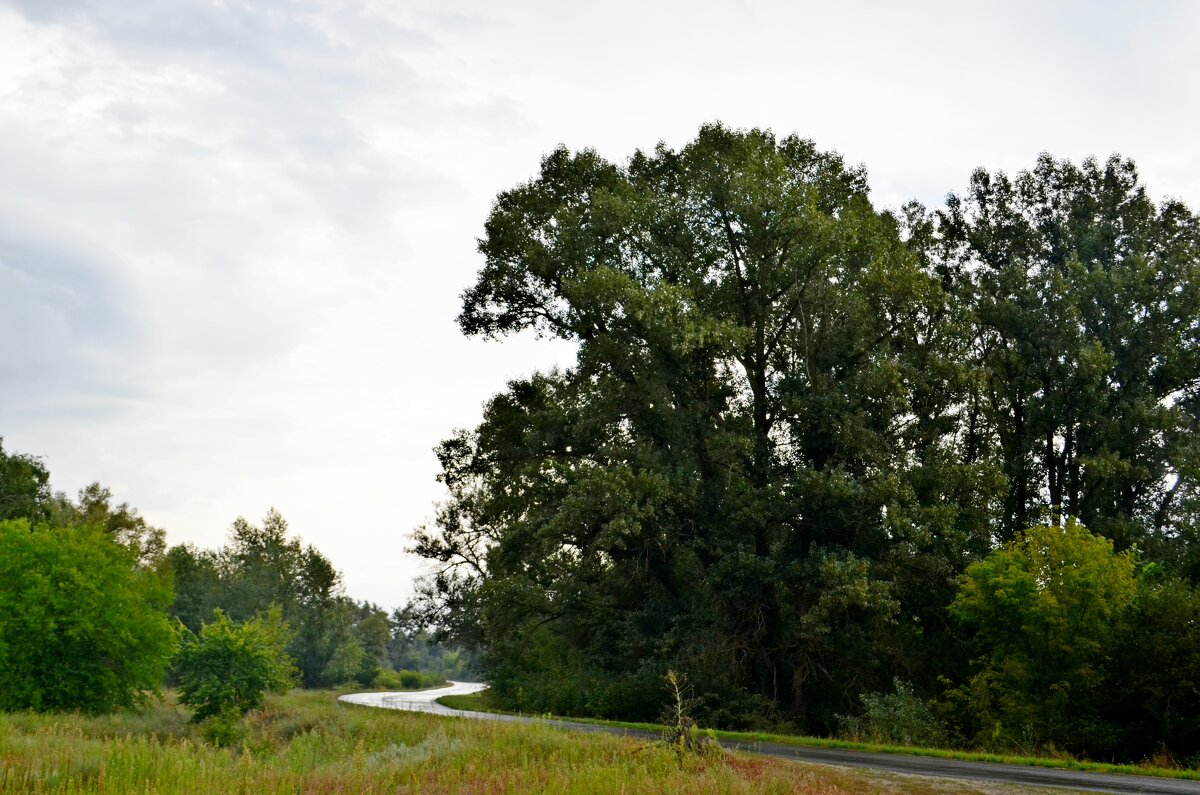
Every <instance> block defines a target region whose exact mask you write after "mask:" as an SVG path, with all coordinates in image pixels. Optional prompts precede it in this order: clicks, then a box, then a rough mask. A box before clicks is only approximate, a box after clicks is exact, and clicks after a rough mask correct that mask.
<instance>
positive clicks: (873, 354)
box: [414, 124, 1200, 731]
mask: <svg viewBox="0 0 1200 795" xmlns="http://www.w3.org/2000/svg"><path fill="white" fill-rule="evenodd" d="M479 248H480V252H481V253H482V255H483V260H484V261H483V266H482V269H481V270H480V272H479V275H478V278H477V280H476V281H475V283H474V284H473V285H472V286H471V287H469V288H468V289H467V291H466V292H465V293H464V295H463V309H462V313H461V315H460V317H459V323H460V325H461V327H462V330H463V331H464V333H466V334H469V335H480V336H485V337H504V336H506V335H511V334H516V333H520V332H523V331H533V332H535V333H538V334H542V335H547V336H553V337H557V338H561V339H565V340H569V341H571V342H573V343H575V345H576V350H577V356H576V361H575V362H574V364H573V365H571V366H569V367H566V368H563V369H555V370H551V371H548V372H540V373H535V374H532V375H530V376H529V377H527V378H522V379H518V380H515V381H513V382H511V383H510V384H508V386H507V388H506V389H504V390H503V391H502V392H500V393H499V394H497V395H496V396H495V397H494V398H492V399H491V400H490V401H489V402H488V403H487V405H486V406H485V409H484V414H483V419H482V421H481V423H480V424H479V425H478V426H477V427H475V428H474V429H470V430H463V431H459V432H457V433H455V434H454V435H453V436H452V437H451V438H449V439H447V440H446V441H445V442H443V443H442V444H441V445H440V446H439V447H438V449H437V453H438V456H439V459H440V461H441V465H442V474H441V476H440V477H441V480H442V481H443V482H444V483H445V484H446V486H447V488H448V491H449V500H448V501H447V502H446V503H445V504H444V505H443V506H442V508H441V509H440V511H439V513H438V515H437V519H436V523H435V525H434V526H432V527H428V528H422V529H421V530H419V531H418V532H417V534H416V537H415V544H414V548H415V550H416V551H417V552H418V553H419V554H421V555H423V556H425V557H427V558H429V559H431V560H433V561H435V562H437V564H438V567H437V569H436V572H435V574H434V575H433V576H432V577H431V578H430V579H429V580H428V581H427V582H426V583H425V585H424V591H423V594H424V595H423V599H422V600H421V601H420V602H419V607H420V609H421V610H424V616H425V618H426V619H427V620H428V621H430V622H431V623H433V624H436V625H437V626H440V627H441V628H442V630H443V632H444V633H445V634H448V635H453V636H455V637H457V638H459V639H462V640H464V641H469V642H471V643H474V644H476V645H478V647H479V648H480V649H481V650H482V652H483V655H484V656H483V663H484V666H485V668H486V671H487V673H488V675H489V678H490V680H491V681H492V683H493V686H494V688H495V690H496V692H497V694H498V696H499V697H500V698H501V699H502V700H504V701H506V702H507V703H509V704H510V705H512V706H515V707H518V708H521V709H529V710H534V711H544V710H551V711H555V712H564V713H565V712H572V711H575V712H587V713H591V714H598V715H621V716H623V717H634V716H642V717H653V715H652V714H650V713H649V712H648V711H647V708H646V706H645V705H649V704H655V703H657V702H656V698H655V693H656V692H657V689H658V687H659V681H660V677H661V675H662V674H663V673H665V672H666V671H667V670H676V671H680V672H682V673H685V674H686V675H687V676H688V679H689V681H691V682H692V683H694V685H695V687H696V689H697V695H698V697H699V698H700V700H701V703H702V704H703V705H705V707H706V708H707V709H708V710H709V713H708V718H709V719H710V720H715V721H717V722H723V723H726V724H739V723H760V724H761V723H770V722H773V721H776V722H777V721H790V722H794V723H796V724H798V725H800V726H802V727H804V728H805V729H806V730H809V731H827V730H831V729H832V728H833V726H834V725H835V722H836V716H837V715H838V714H848V713H850V712H853V711H854V710H855V709H856V708H857V706H858V705H859V703H860V699H859V696H860V695H861V694H865V693H870V692H876V691H879V690H882V689H885V688H888V687H890V686H891V683H892V680H893V678H894V677H896V676H899V677H901V678H902V679H904V680H907V681H911V682H913V683H914V686H915V687H916V689H917V691H918V692H920V693H922V694H923V695H924V696H925V697H935V696H938V695H939V694H940V693H942V692H943V691H944V689H945V686H944V685H943V684H941V681H942V680H940V679H939V677H940V676H943V675H948V676H949V677H950V679H951V680H953V681H951V682H950V685H951V686H955V685H956V683H957V684H961V683H962V681H963V679H962V677H963V676H964V675H965V674H964V673H963V672H966V671H968V670H969V666H968V663H969V661H970V660H971V659H973V657H972V655H973V654H976V653H977V650H974V649H973V647H972V645H971V643H969V642H965V640H964V638H962V637H961V636H962V629H961V627H960V625H959V624H958V623H957V622H956V619H955V617H954V615H953V614H952V612H951V611H950V609H949V608H950V605H951V604H952V603H954V602H955V599H956V596H957V595H958V594H959V589H960V585H961V584H962V583H963V582H966V581H964V580H962V579H961V578H962V576H963V575H964V573H965V572H966V571H967V570H968V567H969V566H971V565H972V564H973V563H976V562H979V561H983V560H984V559H985V558H987V556H988V555H989V554H991V553H993V550H995V549H997V547H998V546H1000V545H1002V544H1004V543H1005V542H1007V541H1010V540H1013V539H1016V538H1018V537H1019V536H1020V534H1021V533H1022V531H1024V530H1025V529H1026V528H1028V527H1030V526H1032V525H1037V524H1046V525H1048V526H1052V527H1060V528H1062V527H1068V528H1072V527H1075V525H1072V524H1070V523H1069V522H1068V517H1074V518H1077V519H1078V520H1079V521H1081V522H1083V523H1086V525H1087V527H1088V528H1090V529H1092V530H1094V531H1095V532H1097V533H1099V534H1100V535H1101V536H1102V537H1104V538H1106V539H1108V540H1109V542H1111V543H1112V544H1113V545H1115V549H1116V552H1117V553H1118V555H1119V556H1120V555H1124V554H1125V553H1126V552H1128V551H1130V550H1134V549H1137V550H1139V551H1140V554H1143V555H1145V556H1147V557H1146V558H1145V559H1144V560H1150V559H1154V560H1158V561H1160V562H1161V563H1162V565H1164V566H1167V567H1168V568H1169V570H1170V571H1171V572H1173V575H1172V576H1183V577H1189V578H1190V577H1193V576H1194V573H1193V568H1194V566H1195V563H1194V561H1195V560H1196V558H1195V555H1194V547H1193V544H1192V542H1191V539H1192V538H1194V536H1195V528H1196V519H1195V517H1196V512H1195V506H1196V505H1197V504H1198V502H1197V499H1196V485H1197V479H1196V474H1197V471H1196V468H1195V462H1196V461H1197V460H1200V459H1197V457H1196V448H1195V442H1194V438H1195V434H1194V429H1195V427H1196V408H1197V403H1196V400H1197V388H1198V387H1200V358H1197V357H1198V356H1200V311H1198V310H1200V307H1198V306H1197V305H1196V301H1197V300H1200V278H1198V276H1200V271H1198V268H1200V225H1198V224H1197V221H1196V218H1195V216H1194V215H1192V214H1191V213H1190V211H1189V210H1187V208H1186V207H1184V206H1183V205H1182V204H1180V203H1179V202H1176V201H1168V202H1164V203H1162V204H1160V205H1155V204H1153V203H1152V202H1151V201H1150V200H1149V198H1148V197H1147V194H1146V191H1145V189H1144V188H1143V187H1142V186H1141V185H1140V183H1139V182H1138V179H1137V173H1136V170H1135V169H1134V167H1133V165H1132V163H1131V162H1129V161H1127V160H1124V159H1121V158H1112V159H1110V160H1108V161H1106V162H1103V163H1101V162H1098V161H1093V160H1089V161H1085V162H1084V163H1083V164H1082V165H1074V164H1071V163H1068V162H1065V161H1059V160H1055V159H1053V158H1050V157H1048V156H1046V157H1043V158H1041V159H1040V160H1039V161H1038V162H1037V164H1036V165H1035V167H1034V168H1033V169H1032V170H1031V171H1028V172H1022V173H1021V174H1019V175H1017V177H1016V178H1015V179H1010V178H1009V177H1007V176H1006V175H1004V174H989V173H988V172H986V171H982V170H981V171H979V172H977V173H976V174H975V175H974V176H973V177H972V179H971V182H970V187H969V190H968V192H967V193H966V194H964V195H962V196H957V195H952V196H951V197H950V198H949V199H948V200H947V203H946V206H945V207H944V208H942V209H939V210H936V211H933V212H930V211H928V210H926V209H925V208H924V207H921V206H920V205H917V204H911V205H908V206H906V207H904V208H902V209H900V210H898V211H894V212H885V211H880V210H878V209H876V208H875V207H874V206H873V205H872V203H871V201H870V197H869V194H868V187H867V180H866V174H865V171H864V170H863V169H862V168H860V167H851V166H848V165H847V164H845V163H844V162H843V160H842V159H841V158H840V157H839V156H838V155H837V154H836V153H831V152H823V151H821V150H819V149H818V148H817V147H816V146H815V145H814V144H813V143H812V142H811V141H807V140H805V139H802V138H799V137H796V136H786V137H782V138H779V137H776V136H775V135H773V134H772V133H770V132H768V131H763V130H747V131H739V130H731V129H728V128H726V127H724V126H722V125H719V124H713V125H706V126H704V127H702V128H701V130H700V132H699V134H698V135H697V137H696V138H695V139H694V140H693V141H691V142H690V143H688V144H687V145H685V146H683V147H682V148H680V149H678V150H674V149H671V148H668V147H667V146H665V145H659V146H658V147H657V148H655V149H654V150H653V151H651V152H641V151H639V152H635V153H634V154H633V155H632V156H631V157H630V158H629V159H628V160H627V161H625V162H624V163H620V164H617V163H611V162H608V161H606V160H605V159H603V158H602V157H600V156H599V155H598V154H597V153H596V152H594V151H591V150H583V151H579V152H571V151H569V150H567V149H565V148H560V149H557V150H555V151H554V152H552V153H551V154H549V155H548V156H546V157H545V158H544V160H543V161H542V164H541V170H540V172H539V174H538V175H537V176H536V177H535V178H534V179H532V180H530V181H529V182H527V183H525V184H522V185H519V186H517V187H515V188H513V189H511V190H508V191H505V192H503V193H501V194H500V195H499V196H498V197H497V199H496V201H495V204H494V206H493V208H492V211H491V213H490V215H489V217H488V219H487V221H486V224H485V226H484V236H483V238H482V239H481V240H480V243H479ZM1117 559H1118V560H1132V559H1133V558H1126V557H1118V558H1117ZM1139 560H1142V559H1139ZM980 565H982V564H980ZM1130 565H1132V564H1130ZM1130 576H1132V575H1130ZM1189 587H1190V586H1189ZM959 604H960V605H965V604H967V603H966V602H959ZM963 609H965V608H963ZM1030 609H1033V608H1032V607H1031V608H1030ZM960 613H961V610H960ZM960 617H961V616H960ZM905 692H907V691H905Z"/></svg>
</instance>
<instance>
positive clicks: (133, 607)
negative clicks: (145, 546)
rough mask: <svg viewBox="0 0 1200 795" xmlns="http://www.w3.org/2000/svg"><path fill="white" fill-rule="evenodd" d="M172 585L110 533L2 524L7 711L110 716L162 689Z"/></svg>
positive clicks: (1, 655) (1, 706) (1, 669)
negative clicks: (116, 540)
mask: <svg viewBox="0 0 1200 795" xmlns="http://www.w3.org/2000/svg"><path fill="white" fill-rule="evenodd" d="M170 602H171V589H170V586H169V585H168V584H167V583H166V582H165V581H164V580H163V578H162V577H161V576H159V574H158V573H157V572H155V571H153V570H150V569H148V568H145V567H144V566H141V565H139V564H138V563H137V561H136V560H135V559H134V557H133V555H132V553H131V552H130V551H129V550H127V549H125V548H124V547H122V546H121V545H119V544H117V543H116V542H115V541H113V540H112V539H111V538H110V537H108V536H107V535H106V534H105V533H104V532H102V531H100V530H95V529H91V528H83V527H63V528H58V527H55V528H51V527H36V528H32V529H31V528H30V525H29V522H27V521H25V520H15V521H3V522H0V710H21V709H34V710H74V709H78V710H82V711H85V712H93V713H95V712H107V711H110V710H113V709H115V708H118V707H128V706H134V705H137V704H140V703H142V702H143V701H144V700H145V697H146V694H147V693H148V692H154V691H157V689H158V688H159V686H160V685H161V683H162V681H163V674H164V673H165V671H166V669H167V665H168V662H169V661H170V658H171V655H172V654H173V653H174V651H175V646H176V642H177V639H178V637H177V634H176V631H175V629H174V627H173V626H172V625H171V623H170V621H169V620H168V619H167V612H166V611H167V606H168V605H169V604H170Z"/></svg>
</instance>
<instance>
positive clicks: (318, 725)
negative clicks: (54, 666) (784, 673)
mask: <svg viewBox="0 0 1200 795" xmlns="http://www.w3.org/2000/svg"><path fill="white" fill-rule="evenodd" d="M235 728H236V729H237V731H238V733H239V735H240V737H239V740H238V742H237V743H236V744H233V745H230V746H227V747H219V746H217V745H214V744H213V743H211V742H209V741H208V740H206V738H205V737H204V736H203V733H202V732H201V729H200V727H198V726H197V725H196V724H193V723H190V722H189V720H188V713H187V712H186V711H185V710H183V709H181V708H180V707H179V706H178V705H176V704H175V703H174V700H173V698H172V696H171V694H168V698H167V700H166V701H165V702H163V703H160V704H157V705H155V706H153V707H150V708H148V709H146V710H143V711H140V712H117V713H112V714H108V715H100V716H91V717H89V716H83V715H78V714H54V715H39V714H34V713H28V712H23V713H10V714H7V715H0V759H3V760H4V764H3V766H0V792H3V793H42V792H45V793H49V792H55V793H72V792H97V791H105V792H146V791H153V792H157V793H195V792H253V793H288V794H289V795H291V793H296V792H354V793H398V792H399V793H405V792H407V793H492V792H508V793H541V792H556V793H595V792H625V793H647V795H649V794H650V793H792V792H796V793H806V795H843V794H844V795H850V794H851V793H864V792H888V793H897V795H926V794H927V793H930V794H931V793H946V792H962V793H971V792H978V791H981V790H980V789H978V788H976V787H974V786H972V785H969V784H960V783H957V782H945V781H939V782H936V783H931V782H928V781H923V780H921V779H913V778H909V777H886V778H884V777H879V776H874V777H873V776H870V775H868V774H857V773H849V772H840V771H833V770H828V769H823V768H813V767H807V766H802V765H797V764H791V763H785V762H774V761H770V760H759V759H746V758H741V757H735V756H730V755H721V756H719V757H706V758H702V757H684V758H681V757H679V756H678V755H677V754H675V753H673V752H672V751H670V750H668V749H665V748H661V747H657V746H654V745H647V744H646V743H644V742H637V741H633V740H626V739H621V738H616V737H609V736H600V735H579V734H569V733H565V732H561V731H558V730H554V729H550V728H546V727H538V726H510V725H504V724H495V723H489V722H483V721H469V720H453V719H446V718H437V717H434V716H429V715H422V714H416V713H405V712H394V711H391V710H380V709H373V708H369V707H355V706H349V705H344V704H339V703H337V702H335V701H334V696H333V694H332V693H330V692H314V691H307V692H293V693H290V694H288V695H270V696H268V697H267V698H266V701H265V702H264V704H263V706H262V708H260V709H258V710H255V711H253V712H251V713H249V714H248V715H247V716H246V717H244V718H241V719H240V720H239V721H238V723H237V725H236V727H235Z"/></svg>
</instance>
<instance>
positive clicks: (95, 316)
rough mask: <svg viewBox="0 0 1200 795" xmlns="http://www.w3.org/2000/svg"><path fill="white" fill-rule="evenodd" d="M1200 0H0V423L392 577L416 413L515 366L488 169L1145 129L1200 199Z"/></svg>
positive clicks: (427, 490) (963, 174)
mask: <svg viewBox="0 0 1200 795" xmlns="http://www.w3.org/2000/svg"><path fill="white" fill-rule="evenodd" d="M1198 36H1200V4H1196V3H1189V2H1176V3H1172V2H1157V3H1153V4H1150V3H1135V2H1128V3H1114V2H1103V1H1097V0H1090V1H1088V2H1046V0H1040V1H1039V2H1006V3H984V2H970V1H967V0H955V2H926V3H920V2H915V3H894V2H882V1H881V2H838V3H833V2H824V3H813V2H704V1H703V0H689V1H688V2H654V1H653V0H639V1H638V2H625V0H611V1H610V2H605V3H578V4H576V3H563V2H508V3H495V2H453V1H452V0H442V1H441V2H436V1H434V2H418V1H414V2H401V1H400V0H391V1H390V2H384V1H382V0H380V1H379V2H373V1H370V0H362V1H361V2H333V1H332V0H288V1H285V0H262V1H261V2H239V1H238V0H224V1H218V0H172V2H170V3H163V2H159V0H146V2H135V1H133V0H95V1H94V2H87V1H86V0H83V1H80V2H72V1H70V0H15V1H14V0H0V436H2V437H3V438H4V446H5V449H6V450H7V451H9V452H12V451H18V452H24V453H32V454H35V455H39V456H41V457H42V459H43V461H44V462H45V464H46V465H47V467H48V468H49V470H50V472H51V480H52V485H53V486H54V488H55V489H58V490H62V491H66V492H67V493H74V492H76V491H77V490H78V489H79V488H80V487H82V486H84V485H86V484H87V483H90V482H92V481H95V480H98V481H100V482H102V483H104V484H105V485H107V486H109V487H110V488H111V489H112V490H113V492H114V494H115V495H116V497H117V500H118V501H127V502H129V503H130V504H131V505H133V506H134V507H136V508H137V509H138V510H139V511H140V512H141V513H142V515H143V516H145V517H146V518H147V519H148V520H149V521H150V522H151V523H152V524H155V525H158V526H161V527H164V528H166V529H167V538H168V542H169V543H172V544H174V543H183V542H192V543H195V544H198V545H200V546H206V547H213V546H218V545H220V544H222V543H224V541H225V540H226V537H227V533H228V528H229V525H230V524H231V522H232V521H233V520H234V519H235V518H236V517H238V516H245V517H246V518H248V519H250V520H252V521H257V520H258V519H260V518H261V517H262V516H263V515H264V514H265V513H266V512H267V510H268V509H269V508H271V507H275V508H277V509H278V510H279V511H280V512H282V514H283V515H284V516H285V517H286V518H287V519H288V521H289V523H290V526H291V529H292V530H293V531H294V532H295V533H297V534H298V535H300V536H301V537H302V538H303V539H304V540H305V541H306V542H309V543H312V544H314V545H315V546H316V547H317V548H318V549H320V550H321V551H322V552H323V553H324V554H325V555H326V556H328V557H329V558H330V559H331V560H332V561H333V563H334V565H335V566H336V567H337V568H339V569H340V570H341V571H342V573H343V575H344V581H345V585H346V591H347V593H348V594H349V595H351V596H353V597H355V598H358V599H368V600H371V601H373V602H376V603H379V604H381V605H384V606H385V607H395V606H398V605H400V604H402V603H403V602H404V601H405V600H406V599H407V598H408V597H409V595H410V594H411V593H412V578H413V577H414V576H416V575H418V574H420V573H421V572H422V571H423V570H424V564H423V563H422V562H421V561H419V560H416V559H414V558H413V557H411V556H409V555H407V554H406V552H405V548H406V547H407V546H408V545H409V543H410V534H411V532H412V530H413V529H414V528H416V527H418V526H420V525H422V524H426V523H428V522H430V520H431V518H432V516H433V512H434V509H435V505H436V503H437V502H438V501H439V500H441V499H444V497H445V493H444V491H443V490H442V488H441V487H440V485H439V484H438V483H437V482H436V475H437V471H438V467H437V461H436V459H435V457H434V455H433V452H432V450H433V447H434V445H435V444H437V442H438V441H439V440H441V439H443V438H445V437H447V436H448V435H449V434H450V433H451V432H452V431H453V429H455V428H460V427H472V426H474V425H475V424H476V423H477V422H478V421H479V419H480V415H481V409H482V405H483V403H484V401H485V400H486V399H487V398H488V397H489V396H491V395H492V394H494V393H496V392H498V391H500V390H501V389H503V388H504V385H505V384H506V382H507V381H508V380H509V379H512V378H517V377H521V376H524V375H527V374H529V373H531V372H533V371H534V370H536V369H545V368H548V367H551V366H554V365H556V364H557V365H569V364H570V363H571V361H572V357H573V349H572V348H571V347H570V346H568V345H566V344H564V343H561V342H553V341H547V340H538V339H536V338H533V337H531V336H526V337H517V338H510V339H505V340H500V341H485V340H480V339H467V338H464V337H463V336H462V334H461V333H460V331H459V330H458V327H457V324H456V322H455V316H456V315H457V313H458V311H459V296H460V294H461V293H462V291H463V290H464V289H466V288H467V287H468V286H469V285H470V284H471V283H472V281H473V279H474V276H475V274H476V273H477V271H478V269H479V268H480V266H481V264H482V260H481V257H480V255H479V254H478V253H477V251H476V241H477V238H478V237H479V236H480V235H481V233H482V228H483V221H484V219H485V217H486V215H487V213H488V210H489V207H490V206H491V203H492V201H493V200H494V198H495V196H496V195H497V194H498V193H499V192H500V191H503V190H506V189H508V188H511V187H514V186H516V185H517V184H519V183H521V182H523V181H526V180H528V179H530V178H531V177H533V176H534V175H535V174H536V172H537V169H538V164H539V159H540V158H541V157H542V156H543V155H544V154H546V153H548V152H549V151H551V150H552V149H553V148H554V147H556V146H558V145H559V144H565V145H567V146H568V147H571V148H573V149H579V148H584V147H592V148H595V149H597V150H598V151H599V152H600V153H601V154H602V155H604V156H606V157H608V158H610V159H612V160H616V161H621V160H623V159H625V158H626V157H628V156H629V155H630V154H631V153H632V152H633V151H635V150H636V149H638V148H650V147H653V146H654V145H655V144H657V143H658V142H660V141H664V142H666V143H667V144H668V145H670V146H673V147H678V146H681V145H683V144H684V143H686V142H687V141H688V140H690V139H691V138H692V137H694V135H695V134H696V132H697V130H698V128H699V126H700V125H701V124H703V123H705V122H709V121H715V120H720V121H723V122H724V123H726V124H727V125H730V126H733V127H766V128H770V129H772V130H773V131H775V132H776V133H777V134H780V135H784V134H790V133H798V134H800V135H802V136H805V137H808V138H812V139H813V140H814V141H815V142H816V143H817V145H818V146H819V147H821V148H822V149H828V150H837V151H839V152H841V153H842V155H843V156H844V157H845V158H846V160H847V161H848V162H850V163H852V164H858V163H862V164H864V165H865V166H866V167H867V171H868V174H869V178H870V182H871V187H872V195H873V198H874V200H875V201H876V203H877V205H879V206H881V207H897V206H899V205H901V204H902V203H904V202H905V201H908V200H910V199H913V198H916V199H919V200H921V201H922V202H925V203H926V204H928V205H930V206H936V205H938V204H939V203H940V202H941V201H942V200H943V198H944V197H945V195H946V194H947V193H948V192H950V191H954V190H961V189H962V188H963V187H965V185H966V182H967V179H968V177H969V175H970V173H971V171H972V170H973V169H974V168H976V167H979V166H983V167H986V168H988V169H1003V170H1007V171H1009V172H1015V171H1017V170H1020V169H1022V168H1027V167H1029V166H1031V165H1032V164H1033V162H1034V159H1035V158H1036V156H1037V155H1038V153H1040V152H1043V151H1049V152H1051V153H1052V154H1054V155H1055V156H1057V157H1067V158H1071V159H1075V160H1079V159H1081V158H1083V157H1086V156H1089V155H1096V156H1099V157H1106V156H1107V155H1109V154H1110V153H1113V152H1119V153H1122V154H1124V155H1127V156H1130V157H1133V158H1134V159H1135V160H1136V161H1137V163H1138V165H1139V167H1140V170H1141V173H1142V177H1143V180H1144V182H1145V183H1146V185H1147V186H1148V189H1149V191H1150V193H1151V195H1152V196H1154V197H1156V198H1165V197H1168V196H1169V197H1174V198H1179V199H1182V200H1183V201H1185V202H1186V203H1188V204H1189V205H1190V206H1192V207H1193V208H1200V147H1197V146H1196V140H1197V130H1198V129H1200V59H1198V58H1197V57H1196V56H1195V46H1196V42H1197V40H1198Z"/></svg>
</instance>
